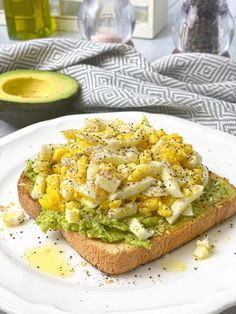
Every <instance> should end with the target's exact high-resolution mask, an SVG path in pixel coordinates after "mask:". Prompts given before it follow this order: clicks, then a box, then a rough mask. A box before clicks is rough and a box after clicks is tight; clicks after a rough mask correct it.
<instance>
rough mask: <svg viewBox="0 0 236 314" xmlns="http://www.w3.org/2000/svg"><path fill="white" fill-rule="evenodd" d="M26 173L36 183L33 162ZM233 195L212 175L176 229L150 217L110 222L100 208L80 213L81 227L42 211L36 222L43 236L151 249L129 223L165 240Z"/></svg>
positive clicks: (88, 209)
mask: <svg viewBox="0 0 236 314" xmlns="http://www.w3.org/2000/svg"><path fill="white" fill-rule="evenodd" d="M26 172H27V175H28V177H29V178H30V179H31V180H32V181H33V180H34V178H35V174H34V172H33V170H32V167H31V163H30V161H28V163H27V167H26ZM32 185H33V184H32ZM28 189H29V190H31V189H32V186H29V187H28ZM232 194H233V189H232V188H231V187H230V185H228V184H226V182H225V181H224V180H221V179H216V178H215V177H214V176H213V175H210V178H209V182H208V185H207V187H206V188H205V192H204V194H203V195H202V196H201V197H200V198H199V199H198V200H196V201H195V202H193V203H192V206H193V212H194V217H193V216H192V217H187V216H185V217H184V216H182V217H180V218H179V219H178V220H177V222H176V223H175V224H173V225H170V224H169V223H168V222H167V221H166V220H165V219H164V218H163V217H161V216H157V215H155V216H151V217H148V216H145V215H143V214H136V215H134V216H131V217H127V218H124V219H122V220H119V221H118V220H116V219H109V218H108V217H107V216H105V215H104V214H102V212H101V211H100V210H99V209H96V208H93V209H92V208H83V209H82V210H80V217H81V219H80V222H79V223H78V224H70V223H68V222H67V221H66V219H65V214H64V213H61V212H56V211H55V210H45V209H43V208H42V210H41V213H40V214H39V216H38V217H37V219H36V223H37V224H38V225H39V226H40V228H41V229H42V231H43V232H47V231H48V230H49V229H51V230H59V229H63V230H65V231H74V232H79V233H81V234H84V235H85V236H87V237H88V238H91V239H100V240H102V241H103V242H107V243H114V242H121V241H124V242H125V243H127V244H129V245H132V246H136V247H144V248H150V247H151V245H150V240H139V239H138V238H136V237H135V236H134V235H133V234H132V233H130V231H129V227H128V223H129V221H130V220H131V219H132V218H134V217H137V218H138V219H139V221H140V222H142V224H143V225H144V227H145V228H148V229H152V230H154V231H155V234H154V235H159V236H162V235H163V234H165V233H166V232H167V233H168V232H172V231H174V230H175V229H176V228H180V227H181V226H182V225H183V224H185V223H189V222H191V221H194V220H195V219H196V218H197V217H199V216H201V215H203V216H204V214H205V213H206V212H207V210H208V206H210V205H215V204H217V203H219V202H220V201H221V200H224V199H227V198H230V197H231V195H232ZM219 206H220V205H219Z"/></svg>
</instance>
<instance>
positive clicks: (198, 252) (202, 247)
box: [193, 237, 213, 259]
mask: <svg viewBox="0 0 236 314" xmlns="http://www.w3.org/2000/svg"><path fill="white" fill-rule="evenodd" d="M196 244H197V247H196V249H195V250H194V252H193V256H194V257H196V258H198V259H205V258H208V257H209V256H210V255H211V254H212V251H213V246H212V243H211V241H210V240H209V239H208V237H207V238H205V239H204V240H202V241H201V240H198V241H197V243H196Z"/></svg>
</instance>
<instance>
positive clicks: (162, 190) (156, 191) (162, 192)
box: [143, 180, 169, 197]
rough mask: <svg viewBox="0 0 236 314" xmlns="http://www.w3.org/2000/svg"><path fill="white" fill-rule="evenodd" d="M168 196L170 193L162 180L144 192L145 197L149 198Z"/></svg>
mask: <svg viewBox="0 0 236 314" xmlns="http://www.w3.org/2000/svg"><path fill="white" fill-rule="evenodd" d="M168 194H169V193H168V192H167V189H166V187H165V186H164V184H163V182H162V181H161V180H157V181H156V182H155V184H154V185H153V186H151V187H150V188H149V189H147V190H146V191H145V192H143V195H145V196H149V197H154V196H166V195H168Z"/></svg>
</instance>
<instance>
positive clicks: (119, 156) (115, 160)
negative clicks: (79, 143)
mask: <svg viewBox="0 0 236 314" xmlns="http://www.w3.org/2000/svg"><path fill="white" fill-rule="evenodd" d="M94 160H95V161H96V162H102V161H104V162H107V163H112V164H113V165H116V166H118V165H121V164H128V163H130V162H136V161H137V160H138V152H137V149H135V148H134V147H133V148H127V149H123V150H119V151H118V152H116V151H111V150H109V149H106V148H104V149H100V150H98V151H96V153H95V155H94Z"/></svg>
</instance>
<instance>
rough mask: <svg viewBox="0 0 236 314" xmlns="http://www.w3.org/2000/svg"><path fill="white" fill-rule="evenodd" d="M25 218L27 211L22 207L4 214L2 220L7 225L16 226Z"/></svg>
mask: <svg viewBox="0 0 236 314" xmlns="http://www.w3.org/2000/svg"><path fill="white" fill-rule="evenodd" d="M24 219H25V212H24V211H23V210H22V209H17V210H12V211H9V212H8V213H6V214H3V216H2V220H3V223H4V224H5V226H7V227H15V226H18V225H19V224H20V223H22V222H23V221H24Z"/></svg>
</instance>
